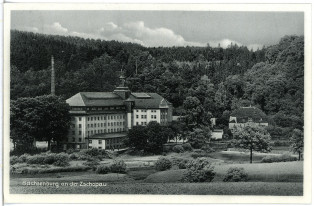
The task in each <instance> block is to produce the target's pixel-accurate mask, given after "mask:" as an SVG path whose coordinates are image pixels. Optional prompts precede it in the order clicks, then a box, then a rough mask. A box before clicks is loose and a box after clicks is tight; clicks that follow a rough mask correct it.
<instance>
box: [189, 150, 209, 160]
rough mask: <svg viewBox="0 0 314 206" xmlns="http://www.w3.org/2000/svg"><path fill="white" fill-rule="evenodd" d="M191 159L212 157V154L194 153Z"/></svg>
mask: <svg viewBox="0 0 314 206" xmlns="http://www.w3.org/2000/svg"><path fill="white" fill-rule="evenodd" d="M191 157H193V158H194V159H196V158H199V157H211V154H210V153H206V152H204V151H202V152H193V153H192V154H191Z"/></svg>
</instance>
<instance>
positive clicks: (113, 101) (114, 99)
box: [66, 92, 171, 109]
mask: <svg viewBox="0 0 314 206" xmlns="http://www.w3.org/2000/svg"><path fill="white" fill-rule="evenodd" d="M124 101H133V102H134V103H135V106H134V108H140V109H157V108H167V107H168V106H169V105H171V103H170V102H168V101H167V100H166V99H164V98H163V97H162V96H160V95H159V94H157V93H144V92H141V93H131V95H130V97H129V98H128V99H127V100H123V99H122V98H121V97H120V96H119V95H118V94H116V93H114V92H80V93H77V94H76V95H74V96H72V97H70V98H69V99H67V100H66V102H67V103H68V104H69V105H70V106H122V105H124Z"/></svg>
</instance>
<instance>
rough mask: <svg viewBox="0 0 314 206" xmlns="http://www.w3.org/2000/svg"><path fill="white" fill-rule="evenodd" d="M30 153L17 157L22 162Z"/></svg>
mask: <svg viewBox="0 0 314 206" xmlns="http://www.w3.org/2000/svg"><path fill="white" fill-rule="evenodd" d="M29 157H30V155H29V154H23V155H21V156H20V157H19V158H20V160H21V161H22V162H26V161H27V158H29Z"/></svg>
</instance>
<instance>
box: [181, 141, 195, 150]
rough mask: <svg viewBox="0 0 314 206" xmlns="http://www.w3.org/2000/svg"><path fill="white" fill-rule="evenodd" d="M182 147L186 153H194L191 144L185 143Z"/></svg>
mask: <svg viewBox="0 0 314 206" xmlns="http://www.w3.org/2000/svg"><path fill="white" fill-rule="evenodd" d="M182 147H183V149H184V150H185V151H192V150H193V148H192V146H191V144H190V143H184V144H183V145H182Z"/></svg>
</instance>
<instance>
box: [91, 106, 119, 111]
mask: <svg viewBox="0 0 314 206" xmlns="http://www.w3.org/2000/svg"><path fill="white" fill-rule="evenodd" d="M117 109H125V107H124V106H121V107H87V110H92V111H95V110H98V111H101V110H117Z"/></svg>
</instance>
